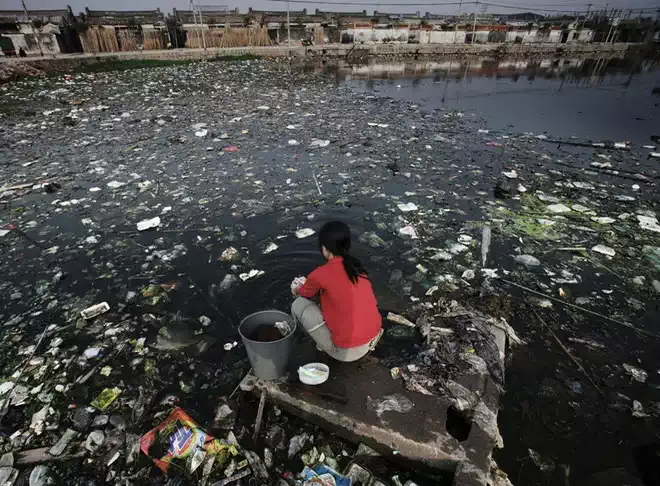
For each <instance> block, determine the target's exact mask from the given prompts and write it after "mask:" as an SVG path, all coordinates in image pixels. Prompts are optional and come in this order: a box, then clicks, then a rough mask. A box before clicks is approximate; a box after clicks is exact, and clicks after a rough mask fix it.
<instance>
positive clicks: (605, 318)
mask: <svg viewBox="0 0 660 486" xmlns="http://www.w3.org/2000/svg"><path fill="white" fill-rule="evenodd" d="M500 280H501V281H502V282H504V283H508V284H509V285H513V286H514V287H518V288H519V289H522V290H525V291H527V292H530V293H532V294H535V295H538V296H540V297H543V298H544V299H550V300H553V301H555V302H558V303H560V304H563V305H565V306H567V307H572V308H573V309H577V310H579V311H582V312H586V313H587V314H591V315H594V316H596V317H600V318H601V319H604V320H606V321H610V322H613V323H614V324H618V325H620V326H624V327H628V328H630V329H632V330H633V331H636V332H638V333H640V334H644V335H646V336H651V337H654V338H659V339H660V335H658V334H655V333H653V332H649V331H645V330H644V329H639V328H637V327H635V326H633V325H632V324H630V323H629V322H623V321H617V320H616V319H612V318H611V317H607V316H604V315H603V314H599V313H598V312H594V311H592V310H589V309H585V308H584V307H580V306H579V305H575V304H571V303H570V302H564V301H563V300H561V299H558V298H556V297H553V296H551V295H547V294H544V293H542V292H537V291H536V290H532V289H530V288H529V287H525V286H524V285H520V284H517V283H515V282H511V281H510V280H506V279H504V278H500Z"/></svg>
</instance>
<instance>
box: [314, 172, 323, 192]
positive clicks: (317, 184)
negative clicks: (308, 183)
mask: <svg viewBox="0 0 660 486" xmlns="http://www.w3.org/2000/svg"><path fill="white" fill-rule="evenodd" d="M312 176H313V177H314V182H316V189H317V190H318V191H319V196H323V193H322V192H321V186H319V181H318V179H317V178H316V174H314V172H312Z"/></svg>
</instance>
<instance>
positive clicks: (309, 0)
mask: <svg viewBox="0 0 660 486" xmlns="http://www.w3.org/2000/svg"><path fill="white" fill-rule="evenodd" d="M268 1H269V2H280V3H282V2H290V3H298V4H312V5H348V6H355V7H358V6H376V7H380V6H386V7H424V6H427V7H442V6H452V5H475V4H480V5H488V6H493V7H500V8H518V9H521V10H528V11H538V12H560V13H574V12H577V11H580V10H581V9H579V8H575V9H573V10H557V9H556V8H554V7H555V6H558V7H569V6H574V7H588V6H589V5H590V4H588V3H584V4H546V5H547V7H548V8H537V7H540V6H543V5H535V6H534V7H528V6H526V5H520V4H518V5H515V4H499V3H491V2H480V1H469V2H412V3H400V2H378V1H369V0H368V1H359V0H358V1H348V0H346V1H341V0H339V1H337V0H331V1H321V0H268ZM607 5H608V4H605V3H603V4H593V3H592V4H591V6H592V7H607ZM620 8H623V9H625V10H633V11H638V10H641V11H644V10H653V8H652V7H638V8H633V7H628V6H626V7H620Z"/></svg>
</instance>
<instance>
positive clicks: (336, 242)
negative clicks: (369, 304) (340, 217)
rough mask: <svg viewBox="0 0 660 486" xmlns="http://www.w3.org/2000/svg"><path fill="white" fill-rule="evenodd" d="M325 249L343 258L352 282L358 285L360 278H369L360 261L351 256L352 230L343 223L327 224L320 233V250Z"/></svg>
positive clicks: (345, 268)
mask: <svg viewBox="0 0 660 486" xmlns="http://www.w3.org/2000/svg"><path fill="white" fill-rule="evenodd" d="M323 247H325V249H326V250H328V251H329V252H330V253H332V254H333V255H335V256H340V257H342V258H343V263H344V270H346V274H347V275H348V278H349V279H350V281H351V282H353V283H354V284H355V283H357V281H358V278H359V277H364V278H367V270H366V269H365V268H364V267H363V266H362V263H361V262H360V260H358V259H357V258H355V257H354V256H352V255H350V254H349V253H348V251H349V250H350V249H351V230H350V228H349V227H348V226H347V225H346V224H345V223H342V222H341V221H330V222H329V223H325V224H324V225H323V226H322V227H321V231H319V249H321V251H323V250H322V248H323Z"/></svg>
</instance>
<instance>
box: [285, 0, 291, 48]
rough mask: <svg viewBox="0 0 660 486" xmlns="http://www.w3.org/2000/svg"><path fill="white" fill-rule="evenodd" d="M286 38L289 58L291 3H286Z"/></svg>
mask: <svg viewBox="0 0 660 486" xmlns="http://www.w3.org/2000/svg"><path fill="white" fill-rule="evenodd" d="M286 37H287V43H288V45H289V57H291V2H289V1H287V2H286Z"/></svg>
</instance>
